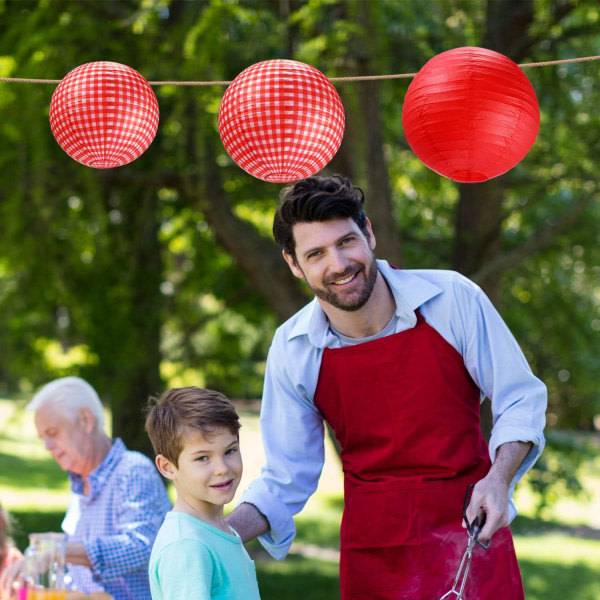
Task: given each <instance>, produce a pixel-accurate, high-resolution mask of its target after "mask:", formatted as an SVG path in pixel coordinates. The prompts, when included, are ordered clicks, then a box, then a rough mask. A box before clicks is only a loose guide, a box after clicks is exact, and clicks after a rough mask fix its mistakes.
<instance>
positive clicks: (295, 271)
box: [281, 250, 304, 279]
mask: <svg viewBox="0 0 600 600" xmlns="http://www.w3.org/2000/svg"><path fill="white" fill-rule="evenodd" d="M281 253H282V254H283V258H285V262H286V263H287V264H288V267H289V268H290V270H291V271H292V273H293V274H294V275H295V276H296V277H298V279H303V278H304V273H302V271H301V270H300V268H299V267H298V265H297V264H296V259H295V258H294V256H292V255H291V254H289V253H288V252H286V251H285V250H282V251H281Z"/></svg>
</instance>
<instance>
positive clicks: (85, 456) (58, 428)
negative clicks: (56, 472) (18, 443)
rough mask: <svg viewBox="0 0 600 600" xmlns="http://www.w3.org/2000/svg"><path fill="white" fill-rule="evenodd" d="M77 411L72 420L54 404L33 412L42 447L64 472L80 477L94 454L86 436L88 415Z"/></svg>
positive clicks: (47, 403) (48, 404) (49, 403)
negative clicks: (75, 416) (42, 443)
mask: <svg viewBox="0 0 600 600" xmlns="http://www.w3.org/2000/svg"><path fill="white" fill-rule="evenodd" d="M84 412H85V411H82V412H80V414H79V415H78V416H77V418H75V419H73V418H72V415H70V414H68V413H67V412H66V411H65V410H64V409H62V408H61V407H60V406H58V405H56V404H55V403H54V402H53V401H48V402H46V403H45V404H44V405H43V406H42V407H41V408H40V409H39V410H37V411H36V413H35V426H36V428H37V431H38V434H39V436H40V438H41V439H42V441H43V442H44V446H45V448H46V450H48V452H50V454H52V458H54V460H55V461H56V462H57V463H58V464H59V465H60V468H61V469H63V470H64V471H72V472H73V473H76V474H78V475H82V474H83V473H84V472H85V469H86V468H87V466H88V461H89V458H90V456H91V454H92V452H93V449H92V442H91V439H90V435H89V431H88V429H89V424H88V423H86V419H89V415H87V414H84Z"/></svg>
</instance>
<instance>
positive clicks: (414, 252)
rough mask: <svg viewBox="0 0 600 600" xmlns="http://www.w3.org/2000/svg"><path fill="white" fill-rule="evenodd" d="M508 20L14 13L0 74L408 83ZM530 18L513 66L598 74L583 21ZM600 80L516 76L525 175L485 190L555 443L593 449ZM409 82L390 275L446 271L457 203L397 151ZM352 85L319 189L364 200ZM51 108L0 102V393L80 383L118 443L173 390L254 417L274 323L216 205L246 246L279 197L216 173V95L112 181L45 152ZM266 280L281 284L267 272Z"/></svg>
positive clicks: (397, 8) (17, 95) (404, 9)
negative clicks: (500, 214)
mask: <svg viewBox="0 0 600 600" xmlns="http://www.w3.org/2000/svg"><path fill="white" fill-rule="evenodd" d="M511 6H512V3H510V2H503V1H501V0H499V1H498V2H494V3H485V2H479V1H477V0H449V1H447V2H433V3H432V2H429V3H427V2H425V3H424V2H419V1H417V0H414V1H413V0H411V1H406V2H404V1H403V2H397V1H396V0H379V1H378V2H363V1H361V0H309V1H306V2H300V1H296V0H291V1H290V2H281V3H279V2H272V1H271V0H256V1H253V2H240V1H233V0H205V1H203V2H183V1H175V0H173V1H169V0H160V1H150V0H126V1H119V2H113V1H110V2H85V3H82V2H49V1H36V0H19V1H13V0H5V1H4V2H1V3H0V14H1V18H0V74H1V75H2V76H13V77H39V78H52V79H60V78H61V77H63V76H64V75H65V74H66V73H67V72H69V71H70V70H71V69H73V68H74V67H76V66H78V65H80V64H83V63H85V62H88V61H93V60H114V61H117V62H122V63H125V64H128V65H130V66H132V67H133V68H135V69H137V70H138V71H140V73H142V75H144V76H145V77H146V78H147V79H149V80H170V81H171V80H194V81H197V80H219V81H221V80H230V79H233V78H234V77H235V76H236V75H237V74H238V73H240V72H241V71H242V70H243V69H244V68H246V67H247V66H249V65H251V64H253V63H255V62H258V61H261V60H266V59H271V58H294V59H297V60H303V61H306V62H308V63H310V64H312V65H314V66H315V67H317V68H319V69H321V70H322V71H323V72H324V73H325V74H326V75H329V76H335V75H357V74H363V73H364V72H370V73H378V74H385V73H411V72H416V71H418V69H419V68H420V67H421V66H422V65H423V64H424V63H425V62H426V61H427V60H429V59H430V58H431V57H432V56H434V55H435V54H436V53H439V52H442V51H445V50H448V49H450V48H453V47H457V46H464V45H480V44H481V43H482V40H483V39H484V37H485V35H486V31H487V28H488V26H489V24H488V22H487V14H486V8H488V9H489V7H494V9H497V10H499V11H500V13H499V14H500V15H501V16H502V9H504V10H505V11H506V10H509V8H510V7H511ZM533 6H534V9H535V11H534V13H535V14H534V15H533V22H532V23H531V25H530V27H529V29H528V30H527V32H526V33H527V34H528V36H529V37H528V40H527V42H528V46H527V47H526V48H525V49H524V50H523V51H522V54H523V55H524V56H526V57H527V60H528V61H529V59H531V60H532V61H534V60H535V61H542V60H555V59H560V58H568V57H573V56H588V55H598V54H600V48H599V47H598V43H599V42H598V36H597V26H598V20H599V19H600V16H599V11H598V8H597V6H596V3H595V2H593V1H592V0H580V1H578V2H573V3H569V2H559V1H558V0H540V1H536V2H535V3H533ZM559 9H560V10H559ZM559 13H560V18H558V17H557V14H559ZM504 16H506V15H504ZM597 64H598V63H593V62H589V63H579V64H569V65H562V66H560V67H543V68H535V69H527V70H526V74H527V75H528V77H529V78H530V80H531V81H532V84H533V85H534V88H535V90H536V93H537V96H538V99H539V102H540V109H541V128H540V133H539V136H538V139H537V141H536V144H535V145H534V147H533V149H532V150H531V151H530V153H529V154H528V156H527V157H526V158H525V159H524V160H523V161H522V163H521V164H520V165H518V166H517V167H516V168H515V169H513V170H511V171H510V172H509V173H507V174H506V175H504V176H502V177H501V178H498V182H499V185H501V186H502V188H503V190H504V194H503V211H504V220H503V222H502V226H501V240H500V244H499V253H500V255H507V256H509V257H510V256H513V255H511V253H517V254H515V255H514V256H515V259H514V260H513V261H510V265H509V267H507V268H504V269H502V270H499V271H498V272H497V273H498V274H497V278H499V279H501V282H502V292H501V297H500V308H501V312H502V314H503V316H504V318H505V319H506V321H507V322H508V324H509V326H510V327H511V329H512V331H513V332H514V334H515V337H516V338H517V340H518V341H519V343H520V344H521V346H522V347H523V349H524V350H525V352H526V354H527V357H528V359H529V361H530V363H531V365H532V368H533V370H534V372H535V373H536V374H539V375H540V377H541V378H542V379H543V380H544V381H545V382H546V383H547V384H548V387H549V393H550V411H549V424H550V425H551V426H559V427H568V428H585V429H591V428H592V426H593V422H594V417H595V416H596V415H598V414H600V390H599V388H598V386H597V381H596V379H597V373H598V372H600V363H599V360H600V359H599V358H598V353H597V351H596V349H597V347H598V342H599V336H600V320H599V318H598V314H599V308H600V297H599V295H598V283H597V282H598V280H599V279H598V276H599V274H600V272H599V270H598V269H599V267H598V265H600V228H599V227H598V223H599V222H600V212H599V211H600V208H599V207H600V203H599V202H598V199H599V192H598V186H597V163H598V161H597V157H598V156H600V146H599V144H600V137H599V136H598V131H599V127H600V122H599V119H600V116H599V114H598V110H597V107H598V105H599V100H600V98H599V97H598V86H596V85H595V80H596V79H597V77H596V75H597ZM409 83H410V80H408V79H403V80H390V81H383V82H381V84H380V86H379V88H378V94H379V97H378V98H377V102H378V106H379V111H380V117H381V121H382V123H383V130H382V135H383V144H384V148H383V150H384V155H385V159H386V165H385V166H386V169H387V174H388V176H389V182H390V185H391V188H392V196H393V209H394V212H393V215H390V218H393V219H394V220H395V222H396V223H397V226H398V232H399V236H400V237H401V242H402V257H403V266H405V267H407V268H423V267H425V268H453V267H454V262H453V260H454V259H453V253H454V250H455V244H456V236H457V227H456V208H457V205H458V202H459V200H460V193H459V188H458V187H457V186H456V184H454V183H452V182H450V181H449V180H447V179H444V178H442V177H439V176H438V175H436V174H435V173H433V172H431V171H430V170H429V169H427V168H426V167H425V166H424V165H423V164H422V163H421V162H420V161H419V160H418V159H417V158H416V157H415V155H414V154H413V153H412V151H411V150H410V148H409V147H408V145H407V143H406V140H405V138H404V134H403V129H402V111H401V108H402V101H403V97H404V94H405V93H406V89H407V87H408V85H409ZM361 85H363V84H362V83H352V84H341V85H340V86H339V87H338V89H339V91H340V94H341V96H342V99H343V101H344V106H345V108H346V114H347V128H346V133H345V139H344V143H343V145H342V149H341V151H340V153H339V156H338V157H336V159H335V160H334V163H332V166H331V169H333V168H334V167H335V168H336V169H337V168H340V169H341V170H344V171H346V170H347V172H348V173H347V174H349V175H352V176H353V178H354V179H355V180H356V181H357V183H359V184H360V185H363V186H364V187H366V186H365V185H364V184H365V181H367V180H368V177H367V175H368V173H369V169H370V168H371V157H370V156H369V155H368V153H367V152H366V151H365V147H366V143H365V140H366V139H367V137H368V133H369V129H370V127H371V125H372V124H371V123H366V122H364V119H361V108H360V107H361V106H364V105H361V101H360V95H359V91H360V89H361V88H360V86H361ZM53 87H54V86H46V85H33V84H8V83H0V113H1V114H2V119H1V120H0V189H2V200H1V201H0V222H2V236H0V311H1V312H2V315H3V318H2V320H1V321H0V355H1V356H2V360H1V361H0V389H5V390H11V391H12V390H20V391H23V392H27V393H29V392H30V391H31V390H32V389H33V388H35V387H37V386H38V385H40V384H41V383H44V382H45V381H47V380H48V379H50V378H52V377H55V376H58V375H63V374H67V373H71V374H81V375H83V376H85V377H87V378H88V379H90V381H91V382H92V383H93V384H94V385H96V387H98V389H99V390H100V392H101V394H102V396H103V398H104V399H105V400H106V401H107V402H109V403H111V404H112V406H113V407H115V408H118V409H119V410H122V411H124V412H122V413H120V412H116V413H115V418H116V422H117V423H123V422H132V423H134V425H135V424H136V423H137V421H136V419H137V418H139V412H140V406H141V404H143V402H144V400H145V397H146V395H147V394H148V393H156V392H159V391H161V389H162V388H164V387H165V386H167V385H178V384H183V383H186V384H190V383H198V384H201V385H210V386H212V387H217V388H220V389H222V390H223V391H225V392H226V393H228V394H230V395H232V396H238V397H240V396H251V397H255V396H259V395H260V391H261V388H262V375H263V370H264V359H265V356H266V350H267V348H268V344H269V342H270V339H271V336H272V333H273V331H274V329H275V327H276V325H277V318H276V317H275V311H274V309H273V307H272V306H271V304H270V303H269V298H267V297H265V296H266V295H265V294H260V293H259V292H258V291H257V287H256V285H255V281H254V277H253V274H252V273H249V272H248V270H245V271H244V270H243V269H242V267H241V264H240V260H239V258H240V257H239V255H237V254H236V251H237V248H236V247H235V246H233V247H232V245H231V242H229V245H228V244H226V243H225V242H224V238H223V235H222V230H221V229H220V227H219V225H220V219H221V217H219V216H215V214H217V215H219V214H221V213H218V211H215V205H217V207H222V205H226V208H227V209H230V210H231V213H232V214H233V219H234V220H235V221H236V222H239V223H243V224H244V225H247V226H248V229H245V230H244V231H245V232H248V235H252V236H255V237H253V240H255V241H256V242H257V244H256V245H257V246H258V244H259V243H260V242H264V243H268V240H270V238H271V233H270V223H271V218H272V214H273V211H274V208H275V205H276V199H277V195H278V193H279V189H280V187H279V186H274V185H272V184H265V183H264V182H261V181H258V180H255V179H254V178H252V177H251V176H249V175H248V174H246V173H245V172H243V171H242V170H241V169H240V168H239V167H237V165H235V164H234V163H233V161H232V160H231V159H230V158H229V157H228V155H227V153H226V152H225V150H224V148H223V146H222V144H221V143H220V140H219V138H218V131H217V113H218V109H219V103H220V99H221V97H222V94H223V91H224V87H223V86H206V87H183V86H182V87H179V86H160V87H154V90H155V93H156V95H157V98H158V101H159V105H160V119H161V120H160V126H159V130H158V134H157V136H156V139H155V140H154V142H153V144H152V145H151V146H150V148H149V149H148V150H147V151H146V152H145V153H144V155H143V156H142V157H140V158H139V159H138V160H136V161H135V162H133V163H132V164H130V165H127V166H126V167H123V168H120V169H113V170H110V171H96V170H93V169H88V168H85V167H82V166H81V165H79V164H77V163H76V162H75V161H73V160H72V159H70V158H69V157H68V156H66V155H65V154H64V152H62V150H61V149H60V148H59V147H58V146H57V144H56V142H55V140H54V139H53V138H52V135H51V132H50V129H49V126H48V108H49V103H50V98H51V95H52V92H53ZM335 161H339V162H337V163H336V162H335ZM211 186H213V187H211ZM215 189H217V190H219V191H220V192H221V193H222V196H219V197H218V198H216V197H215V196H214V194H213V192H214V190H215ZM368 202H369V203H372V205H374V203H375V202H377V197H371V196H369V200H368ZM367 209H368V206H367ZM244 235H246V234H244ZM271 249H272V256H273V257H274V260H275V259H276V260H279V252H278V250H277V248H275V246H274V244H273V245H272V248H271ZM523 249H525V250H523ZM520 251H523V253H522V254H518V253H519V252H520ZM257 264H260V265H263V266H262V270H263V271H266V272H268V273H270V271H271V270H272V267H271V266H270V265H271V264H272V263H269V262H268V261H265V260H263V261H262V262H261V261H259V262H258V263H257ZM259 270H261V269H260V268H259V267H257V268H256V269H255V271H259ZM280 284H281V282H280V281H279V278H276V277H273V286H277V285H280ZM299 298H300V300H299V301H301V297H300V294H299ZM138 429H139V427H138ZM127 435H129V433H128V434H127ZM132 435H133V434H132Z"/></svg>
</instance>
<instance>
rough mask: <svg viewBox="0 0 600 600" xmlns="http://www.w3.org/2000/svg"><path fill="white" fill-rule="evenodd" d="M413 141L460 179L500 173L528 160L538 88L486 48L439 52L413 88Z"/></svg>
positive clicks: (433, 164)
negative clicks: (536, 89) (536, 90)
mask: <svg viewBox="0 0 600 600" xmlns="http://www.w3.org/2000/svg"><path fill="white" fill-rule="evenodd" d="M402 124H403V126H404V133H405V135H406V139H407V141H408V143H409V144H410V147H411V148H412V149H413V151H414V153H415V154H416V155H417V156H418V157H419V159H421V161H423V162H424V163H425V164H426V165H427V166H428V167H429V168H430V169H432V170H433V171H435V172H436V173H439V174H440V175H443V176H444V177H448V178H450V179H453V180H454V181H458V182H461V183H475V182H480V181H485V180H487V179H491V178H492V177H497V176H498V175H501V174H502V173H505V172H506V171H508V170H509V169H512V167H514V166H515V165H516V164H517V163H519V161H521V160H522V159H523V158H524V157H525V155H526V154H527V152H528V151H529V149H530V148H531V146H533V143H534V142H535V138H536V136H537V133H538V130H539V125H540V110H539V106H538V101H537V98H536V96H535V91H534V89H533V86H532V85H531V83H530V82H529V79H527V77H526V75H525V74H524V73H523V71H522V70H521V69H520V68H519V66H518V65H517V64H515V63H514V62H513V61H512V60H510V59H509V58H507V57H506V56H504V55H502V54H498V52H493V51H492V50H486V49H484V48H473V47H466V48H455V49H454V50H448V51H447V52H442V53H441V54H438V55H437V56H434V57H433V58H432V59H431V60H430V61H429V62H427V63H426V64H425V65H424V66H423V68H422V69H421V70H420V71H419V72H418V73H417V75H416V76H415V78H414V79H413V81H412V82H411V84H410V85H409V87H408V91H407V93H406V96H405V98H404V107H403V110H402Z"/></svg>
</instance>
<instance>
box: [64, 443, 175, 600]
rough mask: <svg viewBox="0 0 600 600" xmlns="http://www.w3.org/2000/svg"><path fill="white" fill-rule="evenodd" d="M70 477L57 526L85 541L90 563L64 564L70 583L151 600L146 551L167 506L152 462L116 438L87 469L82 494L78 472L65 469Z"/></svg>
mask: <svg viewBox="0 0 600 600" xmlns="http://www.w3.org/2000/svg"><path fill="white" fill-rule="evenodd" d="M69 479H70V480H71V490H72V493H71V499H70V502H69V508H68V509H67V513H66V515H65V518H64V521H63V523H62V528H63V531H64V532H65V533H66V534H67V541H69V542H79V543H82V544H83V545H84V546H85V549H86V552H87V554H88V557H89V559H90V562H91V563H92V568H91V569H89V568H88V567H82V566H77V565H68V570H69V574H70V575H71V577H72V580H73V585H72V587H73V588H74V589H76V590H78V591H80V592H85V593H92V592H102V591H106V592H108V593H109V594H111V595H112V596H113V598H114V599H115V600H150V583H149V581H148V560H149V559H150V551H151V550H152V543H153V542H154V538H155V537H156V533H157V531H158V529H159V527H160V524H161V523H162V520H163V518H164V515H165V513H166V512H167V511H168V510H170V509H171V502H170V500H169V497H168V495H167V492H166V490H165V486H164V485H163V482H162V480H161V478H160V475H159V474H158V471H157V470H156V467H155V466H154V463H153V462H152V461H151V460H150V459H149V458H148V457H146V456H144V455H143V454H140V453H139V452H133V451H131V450H127V448H126V447H125V444H124V443H123V442H122V441H121V440H120V439H116V440H115V441H114V442H113V445H112V448H111V449H110V451H109V452H108V454H107V455H106V457H105V458H104V460H103V461H102V463H101V464H100V465H98V467H96V469H94V471H92V473H90V475H89V477H88V482H89V484H90V493H89V494H88V495H87V496H85V495H84V494H83V483H84V482H83V479H82V478H81V477H80V476H79V475H75V474H74V473H69Z"/></svg>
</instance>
